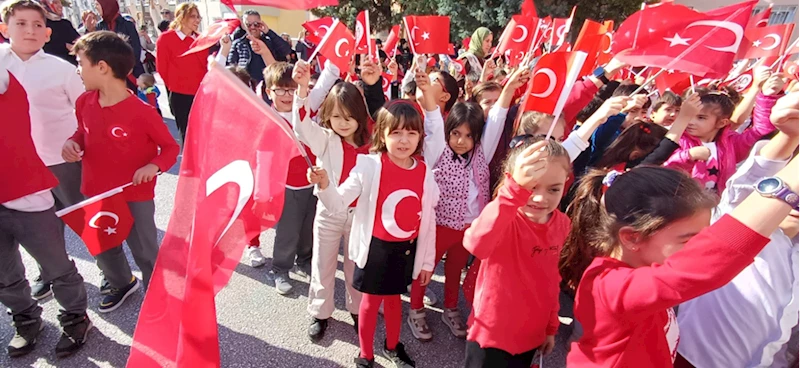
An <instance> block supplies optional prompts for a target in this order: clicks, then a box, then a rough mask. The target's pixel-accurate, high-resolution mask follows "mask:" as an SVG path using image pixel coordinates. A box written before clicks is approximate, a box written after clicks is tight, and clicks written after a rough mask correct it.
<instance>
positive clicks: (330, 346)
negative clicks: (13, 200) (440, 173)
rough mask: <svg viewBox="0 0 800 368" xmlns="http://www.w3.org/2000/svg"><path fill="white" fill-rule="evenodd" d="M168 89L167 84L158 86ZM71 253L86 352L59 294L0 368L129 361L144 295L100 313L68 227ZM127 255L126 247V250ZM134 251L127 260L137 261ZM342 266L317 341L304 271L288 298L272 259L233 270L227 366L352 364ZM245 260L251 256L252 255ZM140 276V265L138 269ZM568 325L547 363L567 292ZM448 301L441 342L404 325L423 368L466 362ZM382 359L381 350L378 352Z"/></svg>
mask: <svg viewBox="0 0 800 368" xmlns="http://www.w3.org/2000/svg"><path fill="white" fill-rule="evenodd" d="M159 87H160V88H161V89H162V91H164V89H163V85H160V86H159ZM159 101H160V104H161V109H162V111H163V112H164V113H165V115H166V114H169V108H168V105H167V100H166V96H165V95H162V96H161V98H160V99H159ZM165 123H166V124H167V126H168V127H170V130H171V131H172V132H173V135H174V136H177V130H176V129H175V123H174V121H173V120H172V119H171V116H165ZM176 173H177V165H176V167H174V168H173V169H172V170H170V173H165V174H164V175H161V176H160V177H159V179H158V185H157V186H156V225H157V227H158V229H159V237H162V236H163V230H164V229H166V227H167V223H168V221H169V214H170V212H171V211H172V201H173V195H174V192H175V187H176V184H177V179H178V177H177V175H176ZM274 236H275V233H274V231H272V230H270V231H267V232H264V233H263V234H261V242H262V250H263V253H264V255H265V256H267V257H268V258H269V257H270V255H271V254H272V246H273V239H274ZM66 242H67V252H68V253H69V254H70V255H71V256H72V257H73V259H74V260H75V263H76V264H77V266H78V270H79V272H80V273H81V275H83V278H84V280H85V285H86V289H87V291H88V296H89V317H90V318H91V319H92V321H93V323H94V325H95V329H94V330H93V331H92V332H91V333H90V335H89V341H88V342H87V344H86V346H84V347H83V349H82V350H81V351H80V352H78V353H77V354H75V355H74V356H72V357H69V358H66V359H57V358H56V357H55V353H54V348H55V344H56V342H57V341H58V338H59V336H60V331H59V326H58V321H57V319H56V315H57V313H58V303H57V302H55V301H54V300H53V299H52V297H51V298H49V299H47V300H45V301H44V302H43V303H42V306H43V308H44V313H43V317H44V319H45V322H46V327H45V330H44V331H43V333H42V335H41V337H40V340H39V343H38V345H37V347H36V350H35V351H34V352H33V353H31V354H29V355H28V356H26V357H22V358H16V359H10V358H8V357H7V356H6V355H5V354H0V367H80V368H83V367H124V366H125V363H126V361H127V357H128V353H129V349H130V344H131V340H132V336H133V332H134V329H135V326H136V319H137V314H138V312H139V307H140V305H141V302H142V299H143V297H144V295H143V294H142V291H139V292H137V293H136V294H135V295H133V296H132V297H131V298H129V299H128V300H127V301H126V303H125V305H123V306H122V307H121V308H119V309H117V310H116V311H114V312H112V313H109V314H102V313H98V312H97V306H98V305H99V303H100V292H99V283H100V275H99V271H98V269H97V267H96V266H95V265H94V261H93V259H92V257H91V256H90V255H89V253H88V251H87V250H86V248H85V246H84V245H83V243H82V242H81V240H80V238H78V237H77V235H75V233H73V232H72V231H70V230H69V229H67V235H66ZM126 252H127V249H126ZM21 253H22V258H23V261H24V263H25V267H26V269H27V276H28V279H29V280H33V279H34V278H35V277H36V272H37V271H36V264H35V262H34V261H33V259H32V258H31V257H30V256H29V255H28V254H27V253H25V252H24V251H22V252H21ZM127 255H128V262H129V263H130V264H131V267H132V268H134V267H135V262H134V261H133V258H132V257H131V255H130V253H129V252H128V253H127ZM339 259H340V264H339V271H338V272H337V275H336V277H337V280H336V311H335V312H334V314H333V319H334V320H333V321H332V322H331V323H330V325H329V328H328V332H327V334H326V335H325V338H324V339H323V340H322V341H321V342H319V343H317V344H314V343H311V342H310V341H309V340H308V338H307V337H306V328H307V326H308V324H309V317H308V315H307V313H306V311H305V308H306V304H307V301H308V300H307V295H308V283H307V281H306V280H303V279H301V278H300V277H299V276H298V275H295V274H292V275H291V277H292V279H293V281H292V282H293V284H294V286H295V288H294V290H293V291H292V293H290V294H289V295H287V296H281V295H278V294H277V293H276V292H275V290H274V288H273V287H272V286H271V284H270V283H269V282H268V281H267V279H266V272H267V270H268V267H269V263H267V265H266V266H265V267H261V268H258V269H254V268H251V267H250V266H249V265H248V264H247V263H241V264H239V266H238V267H237V269H236V272H235V273H234V274H233V277H232V278H231V281H230V283H229V284H228V286H227V287H226V288H225V289H223V290H222V291H221V292H220V293H219V295H217V298H216V302H217V320H218V323H219V340H220V350H221V357H222V362H221V366H222V367H276V368H278V367H287V368H288V367H313V368H323V367H352V366H353V364H352V361H353V358H354V357H355V356H356V355H357V354H358V351H359V348H358V337H357V335H356V333H355V331H353V328H352V325H351V323H352V321H351V319H350V315H349V313H348V312H347V310H346V309H345V307H344V305H345V302H344V297H343V295H344V274H343V273H342V271H341V267H342V264H341V260H342V258H341V255H340V258H339ZM245 261H246V260H245ZM134 273H135V274H136V276H137V277H141V274H140V273H139V272H138V269H136V270H135V272H134ZM442 275H443V270H442V267H441V266H440V267H439V268H437V272H436V276H434V279H433V282H432V283H431V286H430V288H431V290H433V292H434V293H436V295H437V296H438V297H439V299H440V300H441V299H442V298H443V296H444V290H443V285H444V284H443V282H444V278H443V276H442ZM561 299H562V313H561V316H562V326H561V329H560V330H559V335H558V336H557V346H556V351H555V352H554V353H553V354H551V355H550V356H548V357H546V358H545V360H544V367H547V368H551V367H564V366H565V354H566V350H565V346H566V344H565V341H566V339H567V336H568V335H569V334H570V332H571V326H569V325H567V324H563V323H569V322H571V318H569V317H570V316H571V314H572V313H571V310H572V303H571V301H569V299H568V298H566V297H563V295H562V298H561ZM403 300H404V318H405V317H406V314H405V313H407V309H408V304H407V303H408V298H407V297H405V296H404V297H403ZM460 308H461V311H462V315H463V316H464V317H465V318H466V316H467V315H468V309H467V307H466V306H465V305H464V302H463V297H462V302H461V305H460ZM440 313H441V302H440V303H439V304H438V305H436V306H434V307H432V308H430V310H429V312H428V324H429V325H430V327H431V329H432V330H433V334H434V340H433V341H432V342H428V343H420V342H418V341H416V340H415V339H414V338H413V336H412V335H411V332H410V331H409V327H408V326H407V325H406V324H405V323H403V332H402V335H401V339H400V340H401V342H403V343H404V344H405V345H406V349H407V350H408V352H409V354H410V355H411V356H412V358H414V359H415V360H416V361H417V366H418V367H425V368H428V367H437V368H439V367H441V368H450V367H453V368H455V367H460V366H461V364H462V363H463V359H464V342H463V340H459V339H457V338H455V337H453V336H452V335H451V334H450V332H449V330H448V329H447V327H445V326H444V324H443V323H442V322H441V319H440V317H441V316H440ZM13 335H14V330H13V328H12V326H11V318H10V316H8V315H6V314H5V313H2V314H0V344H2V345H5V344H7V343H8V341H9V340H10V339H11V337H13ZM383 336H384V330H383V322H382V320H380V317H379V323H378V331H377V333H376V338H375V349H376V352H377V351H379V349H380V346H381V344H382V343H383ZM376 356H378V354H376ZM377 363H378V364H377V366H383V367H392V365H390V364H389V362H388V361H387V360H386V359H383V358H381V357H378V358H377Z"/></svg>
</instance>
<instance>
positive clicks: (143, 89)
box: [136, 73, 161, 115]
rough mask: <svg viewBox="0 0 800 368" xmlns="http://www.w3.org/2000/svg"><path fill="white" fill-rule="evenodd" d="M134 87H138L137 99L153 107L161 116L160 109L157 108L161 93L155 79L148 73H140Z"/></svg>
mask: <svg viewBox="0 0 800 368" xmlns="http://www.w3.org/2000/svg"><path fill="white" fill-rule="evenodd" d="M136 85H137V86H138V87H139V89H138V90H137V91H136V95H137V96H138V97H139V99H140V100H142V102H144V103H146V104H149V105H150V106H153V107H155V108H156V111H158V114H159V115H161V109H160V108H159V107H158V96H161V91H160V90H159V89H158V87H157V86H156V78H155V77H154V76H153V75H152V74H150V73H142V75H140V76H139V78H136Z"/></svg>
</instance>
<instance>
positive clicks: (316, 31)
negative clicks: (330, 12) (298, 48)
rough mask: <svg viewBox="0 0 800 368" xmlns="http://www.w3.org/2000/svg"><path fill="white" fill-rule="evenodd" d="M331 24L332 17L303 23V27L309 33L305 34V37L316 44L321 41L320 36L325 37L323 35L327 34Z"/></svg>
mask: <svg viewBox="0 0 800 368" xmlns="http://www.w3.org/2000/svg"><path fill="white" fill-rule="evenodd" d="M332 25H333V18H331V17H324V18H320V19H317V20H311V21H308V22H305V23H303V28H305V29H306V31H308V33H309V35H308V36H306V39H307V40H308V41H310V42H312V43H314V44H316V45H319V43H320V41H322V37H325V35H326V34H328V31H330V29H331V26H332Z"/></svg>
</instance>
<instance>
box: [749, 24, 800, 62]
mask: <svg viewBox="0 0 800 368" xmlns="http://www.w3.org/2000/svg"><path fill="white" fill-rule="evenodd" d="M793 29H794V23H787V24H778V25H774V26H769V27H757V28H748V29H746V30H745V31H744V39H743V40H742V44H741V46H739V52H738V53H737V54H736V58H737V59H757V58H760V57H770V56H780V55H782V54H783V52H784V51H785V50H786V46H787V45H788V44H789V39H790V38H791V37H792V30H793Z"/></svg>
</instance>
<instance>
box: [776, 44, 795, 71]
mask: <svg viewBox="0 0 800 368" xmlns="http://www.w3.org/2000/svg"><path fill="white" fill-rule="evenodd" d="M798 40H800V38H798V39H796V40H794V42H792V44H791V45H789V47H787V48H786V49H785V50H783V54H781V56H780V57H778V60H775V62H774V63H772V65H770V67H769V70H770V71H772V70H773V69H775V66H777V65H780V64H781V63H783V60H784V59H785V58H786V56H788V55H789V54H788V53H787V52H788V51H789V50H791V49H792V48H793V47H794V46H795V45H797V41H798Z"/></svg>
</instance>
